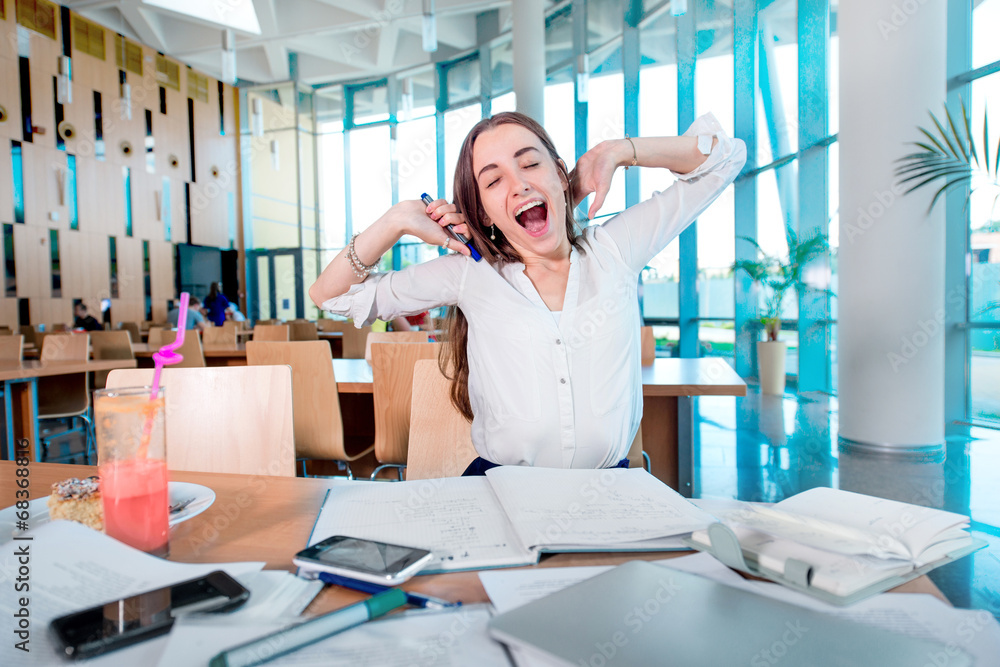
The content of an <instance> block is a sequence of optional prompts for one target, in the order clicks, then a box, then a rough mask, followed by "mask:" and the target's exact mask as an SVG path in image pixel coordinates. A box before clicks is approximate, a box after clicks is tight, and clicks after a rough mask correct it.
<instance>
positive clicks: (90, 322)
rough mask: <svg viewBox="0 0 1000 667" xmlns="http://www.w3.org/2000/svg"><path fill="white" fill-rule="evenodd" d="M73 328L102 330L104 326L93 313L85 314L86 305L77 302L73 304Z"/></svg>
mask: <svg viewBox="0 0 1000 667" xmlns="http://www.w3.org/2000/svg"><path fill="white" fill-rule="evenodd" d="M73 315H75V317H74V318H73V328H74V329H83V330H84V331H104V326H103V325H102V324H101V323H100V322H98V321H97V318H95V317H94V316H93V315H88V314H87V306H85V305H83V304H82V303H78V304H76V305H75V306H73Z"/></svg>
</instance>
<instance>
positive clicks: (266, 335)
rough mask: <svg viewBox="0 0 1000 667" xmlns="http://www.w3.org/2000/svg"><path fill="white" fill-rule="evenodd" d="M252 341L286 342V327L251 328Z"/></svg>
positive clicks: (278, 325)
mask: <svg viewBox="0 0 1000 667" xmlns="http://www.w3.org/2000/svg"><path fill="white" fill-rule="evenodd" d="M253 340H277V341H284V342H288V340H289V338H288V325H287V324H258V325H257V326H255V327H254V328H253Z"/></svg>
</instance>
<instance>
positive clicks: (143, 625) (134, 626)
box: [49, 570, 250, 658]
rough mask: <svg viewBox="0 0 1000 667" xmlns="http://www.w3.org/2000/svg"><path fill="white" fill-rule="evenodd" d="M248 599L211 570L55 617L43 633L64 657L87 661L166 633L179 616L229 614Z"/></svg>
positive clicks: (247, 593) (222, 574)
mask: <svg viewBox="0 0 1000 667" xmlns="http://www.w3.org/2000/svg"><path fill="white" fill-rule="evenodd" d="M249 597H250V591H248V590H247V589H246V588H244V587H243V585H242V584H240V582H238V581H236V580H235V579H233V578H232V577H231V576H229V575H228V574H226V573H225V572H223V571H222V570H217V571H215V572H211V573H209V574H207V575H205V576H204V577H199V578H197V579H191V580H189V581H182V582H181V583H179V584H174V585H173V586H165V587H164V588H159V589H157V590H155V591H148V592H146V593H140V594H139V595H134V596H132V597H128V598H123V599H121V600H114V601H112V602H107V603H105V604H100V605H97V606H95V607H91V608H90V609H84V610H83V611H76V612H73V613H72V614H67V615H65V616H60V617H58V618H56V619H54V620H53V621H52V623H51V624H50V625H49V628H50V630H51V632H52V634H53V635H54V636H55V638H56V641H57V643H58V644H59V647H60V649H61V651H62V652H63V653H64V654H65V655H66V656H67V657H70V658H90V657H93V656H96V655H101V654H102V653H107V652H108V651H114V650H115V649H119V648H123V647H125V646H130V645H132V644H135V643H138V642H141V641H144V640H146V639H150V638H152V637H157V636H159V635H162V634H164V633H166V632H169V631H170V628H171V627H172V626H173V624H174V619H176V618H178V617H179V616H182V615H186V614H191V613H196V612H201V613H203V612H213V613H215V612H223V611H231V610H233V609H235V608H237V607H239V606H240V605H241V604H243V603H244V602H246V601H247V599H248V598H249Z"/></svg>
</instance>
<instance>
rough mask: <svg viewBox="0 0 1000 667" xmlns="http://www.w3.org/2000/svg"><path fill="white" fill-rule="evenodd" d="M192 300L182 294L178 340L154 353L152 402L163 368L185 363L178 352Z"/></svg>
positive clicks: (149, 429)
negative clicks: (189, 302) (189, 301)
mask: <svg viewBox="0 0 1000 667" xmlns="http://www.w3.org/2000/svg"><path fill="white" fill-rule="evenodd" d="M190 298H191V295H190V294H188V293H187V292H181V307H180V312H179V313H178V315H177V338H175V339H174V342H172V343H167V344H166V345H164V346H163V347H161V348H160V349H159V351H157V352H154V353H153V364H154V366H155V370H154V371H153V388H152V390H151V391H150V393H149V400H150V402H152V401H155V400H156V397H157V396H158V395H159V393H160V373H161V372H162V371H163V367H164V366H171V365H173V364H177V363H180V362H182V361H184V357H183V356H182V355H180V354H179V353H178V352H177V351H176V350H177V348H179V347H180V346H181V345H183V344H184V332H185V331H187V314H188V300H189V299H190ZM150 408H151V409H150V411H149V414H148V415H147V416H146V423H145V424H144V425H143V429H142V440H141V441H140V443H139V457H140V458H146V451H147V450H148V449H149V438H150V436H151V435H152V433H153V417H154V416H155V414H156V411H155V410H154V409H152V406H150Z"/></svg>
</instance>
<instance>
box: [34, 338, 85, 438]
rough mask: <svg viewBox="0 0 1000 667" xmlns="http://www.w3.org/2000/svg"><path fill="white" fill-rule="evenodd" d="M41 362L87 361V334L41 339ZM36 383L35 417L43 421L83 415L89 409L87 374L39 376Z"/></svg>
mask: <svg viewBox="0 0 1000 667" xmlns="http://www.w3.org/2000/svg"><path fill="white" fill-rule="evenodd" d="M41 359H42V361H87V360H89V359H90V336H89V335H88V334H85V333H83V334H49V335H47V336H45V338H44V339H43V340H42V353H41ZM36 382H37V385H36V387H37V392H38V416H39V417H40V418H42V419H46V418H53V417H68V416H70V415H79V414H83V413H85V412H86V411H87V410H88V409H89V407H90V378H89V377H88V374H87V373H71V374H65V375H53V376H50V377H40V378H38V380H36Z"/></svg>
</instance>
